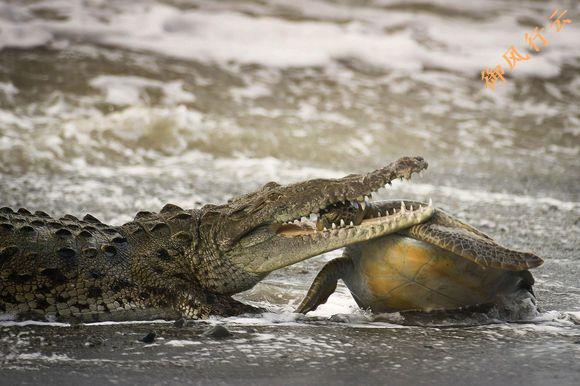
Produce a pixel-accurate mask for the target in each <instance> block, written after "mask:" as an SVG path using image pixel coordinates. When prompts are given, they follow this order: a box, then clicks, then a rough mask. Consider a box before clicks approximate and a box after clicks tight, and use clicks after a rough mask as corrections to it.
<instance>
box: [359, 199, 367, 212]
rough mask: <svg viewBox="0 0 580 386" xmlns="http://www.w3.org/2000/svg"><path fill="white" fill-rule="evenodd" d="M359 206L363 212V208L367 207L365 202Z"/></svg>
mask: <svg viewBox="0 0 580 386" xmlns="http://www.w3.org/2000/svg"><path fill="white" fill-rule="evenodd" d="M360 206H361V208H362V210H365V208H366V207H367V204H366V202H364V201H361V202H360Z"/></svg>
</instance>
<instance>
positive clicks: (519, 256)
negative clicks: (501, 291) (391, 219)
mask: <svg viewBox="0 0 580 386" xmlns="http://www.w3.org/2000/svg"><path fill="white" fill-rule="evenodd" d="M446 217H450V216H447V215H446ZM450 218H451V217H450ZM457 221H458V220H457ZM400 233H401V234H404V235H407V236H410V237H412V238H414V239H417V240H422V241H425V242H427V243H430V244H433V245H436V246H438V247H440V248H442V249H445V250H447V251H451V252H453V253H455V254H457V255H459V256H462V257H464V258H466V259H469V260H471V261H473V262H474V263H477V264H479V265H482V266H484V267H492V268H498V269H504V270H509V271H522V270H526V269H529V268H535V267H538V266H540V265H542V264H543V262H544V261H543V260H542V259H541V258H539V257H538V256H536V255H534V254H533V253H530V252H519V251H514V250H512V249H508V248H506V247H503V246H501V245H499V244H498V243H496V242H495V241H493V240H492V239H491V238H487V237H484V236H480V235H479V234H476V233H474V232H472V231H470V230H469V229H468V228H465V227H456V226H454V225H453V224H448V225H447V224H446V223H445V222H443V223H439V222H438V218H437V216H435V218H432V219H430V220H429V221H427V222H425V223H423V224H419V225H415V226H412V227H410V228H408V229H405V230H404V231H402V232H400Z"/></svg>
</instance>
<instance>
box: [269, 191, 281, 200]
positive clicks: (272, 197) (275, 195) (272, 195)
mask: <svg viewBox="0 0 580 386" xmlns="http://www.w3.org/2000/svg"><path fill="white" fill-rule="evenodd" d="M280 197H282V194H280V193H278V192H272V193H269V194H268V201H277V200H278V199H280Z"/></svg>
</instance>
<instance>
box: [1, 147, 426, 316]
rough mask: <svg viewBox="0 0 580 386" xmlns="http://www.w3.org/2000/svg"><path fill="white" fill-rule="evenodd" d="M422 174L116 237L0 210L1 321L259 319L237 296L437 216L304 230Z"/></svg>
mask: <svg viewBox="0 0 580 386" xmlns="http://www.w3.org/2000/svg"><path fill="white" fill-rule="evenodd" d="M426 167H427V163H426V162H425V161H424V160H423V159H422V158H421V157H405V158H401V159H399V160H397V161H395V162H393V163H391V164H389V165H387V166H385V167H384V168H381V169H378V170H375V171H373V172H370V173H366V174H361V175H357V174H353V175H349V176H346V177H343V178H340V179H314V180H307V181H304V182H300V183H296V184H292V185H288V186H281V185H279V184H277V183H274V182H270V183H268V184H266V185H265V186H264V187H262V188H260V189H258V190H257V191H255V192H252V193H249V194H246V195H243V196H241V197H237V198H234V199H232V200H230V201H229V202H228V203H226V204H223V205H205V206H203V207H202V208H200V209H195V210H184V209H181V208H179V207H177V206H175V205H171V204H168V205H166V206H165V207H164V208H163V209H162V210H161V211H160V212H159V213H150V212H140V213H138V214H137V215H136V216H135V218H134V220H133V221H131V222H128V223H126V224H124V225H121V226H118V227H114V226H109V225H106V224H103V223H101V222H100V221H99V220H97V219H96V218H94V217H93V216H91V215H87V216H85V217H84V218H83V219H82V220H80V219H77V218H75V217H74V216H71V215H66V216H64V217H62V218H59V219H54V218H51V217H50V216H49V215H48V214H46V213H44V212H40V211H36V212H34V213H31V212H30V211H28V210H26V209H19V210H17V211H13V210H12V209H10V208H7V207H5V208H1V209H0V280H1V282H0V313H6V314H10V315H15V316H16V317H18V318H21V319H22V318H24V319H56V320H79V321H102V320H138V319H155V318H176V317H179V316H183V317H187V318H203V317H207V316H209V315H214V314H215V315H235V314H240V313H244V312H251V311H255V309H254V308H253V307H250V306H248V305H245V304H243V303H240V302H238V301H236V300H234V299H232V298H231V295H232V294H235V293H238V292H241V291H244V290H247V289H249V288H251V287H252V286H254V285H255V284H256V283H258V282H259V281H260V280H262V279H263V278H264V277H266V276H267V275H268V273H270V272H271V271H273V270H276V269H279V268H282V267H285V266H288V265H290V264H294V263H296V262H299V261H302V260H304V259H306V258H309V257H312V256H316V255H318V254H320V253H323V252H326V251H329V250H333V249H337V248H341V247H344V246H347V245H350V244H354V243H358V242H364V241H367V240H370V239H373V238H375V237H380V236H383V235H386V234H390V233H392V232H396V231H398V230H401V229H404V228H406V227H409V226H412V225H416V224H419V223H421V222H422V221H425V220H427V219H428V218H429V217H430V216H431V215H432V208H431V207H422V208H417V210H416V211H415V212H408V213H405V214H404V215H403V214H399V215H396V216H395V215H393V216H388V215H386V216H382V217H381V216H377V218H374V219H372V221H367V222H365V221H362V222H359V221H357V224H356V225H355V224H353V223H350V224H344V222H341V223H339V224H333V225H332V227H329V228H326V227H322V228H321V229H317V228H316V226H313V225H312V224H311V223H309V222H307V221H300V220H299V219H301V218H303V217H304V216H309V215H311V214H316V213H325V212H326V213H330V212H332V211H333V210H335V208H336V207H339V206H340V205H342V204H343V203H349V204H352V205H353V207H357V208H361V207H362V208H363V209H364V206H365V199H366V195H369V194H370V193H372V192H373V191H376V190H378V189H379V188H382V187H383V186H385V185H386V184H388V183H390V181H392V180H393V179H395V178H407V179H408V178H410V177H411V174H412V173H416V172H420V171H422V170H424V169H425V168H426ZM337 225H338V226H337Z"/></svg>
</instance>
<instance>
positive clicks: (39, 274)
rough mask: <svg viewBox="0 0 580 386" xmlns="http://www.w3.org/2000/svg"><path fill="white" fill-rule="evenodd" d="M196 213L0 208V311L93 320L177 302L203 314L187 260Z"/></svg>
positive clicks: (138, 314) (169, 310)
mask: <svg viewBox="0 0 580 386" xmlns="http://www.w3.org/2000/svg"><path fill="white" fill-rule="evenodd" d="M197 217H198V215H197V212H196V211H185V210H183V209H181V208H179V207H177V206H175V205H171V204H168V205H166V206H165V207H164V208H163V209H162V210H161V212H160V213H149V212H140V213H139V214H137V216H136V217H135V219H134V221H131V222H129V223H127V224H125V225H122V226H120V227H112V226H108V225H106V224H103V223H101V222H100V221H99V220H97V219H96V218H95V217H93V216H91V215H86V216H85V217H84V218H83V219H82V220H79V219H78V218H76V217H74V216H71V215H66V216H64V217H62V218H60V219H54V218H52V217H50V216H49V215H48V214H46V213H44V212H40V211H37V212H34V213H31V212H30V211H28V210H26V209H19V210H18V211H13V210H12V209H10V208H1V209H0V313H10V314H16V315H18V316H19V317H20V318H27V319H30V318H32V319H46V318H48V319H56V320H60V319H62V320H68V319H74V318H78V319H80V320H81V321H97V320H101V319H103V320H115V319H119V320H126V319H143V318H153V317H166V316H172V315H176V314H177V313H178V311H179V310H180V308H181V309H184V310H186V311H188V312H189V315H188V316H190V317H199V316H203V315H202V314H203V313H204V305H205V304H208V303H211V299H210V301H208V299H207V296H208V295H205V294H204V293H203V291H199V290H198V289H196V288H195V287H196V282H195V280H193V278H192V276H191V275H189V274H188V273H189V272H190V264H188V259H187V254H188V251H191V250H194V249H195V242H196V240H195V235H194V232H195V229H196V226H197V223H196V222H197V220H196V219H197ZM198 297H201V298H198ZM206 308H207V307H206ZM205 311H206V312H209V311H207V310H205Z"/></svg>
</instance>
